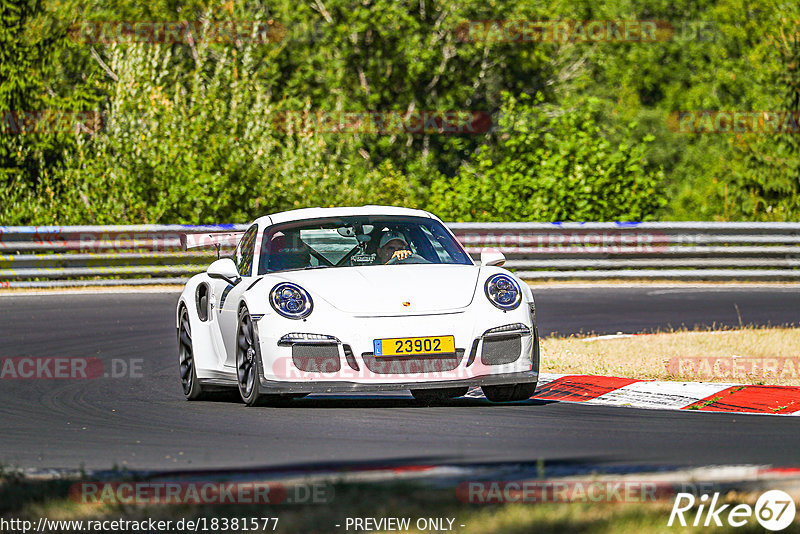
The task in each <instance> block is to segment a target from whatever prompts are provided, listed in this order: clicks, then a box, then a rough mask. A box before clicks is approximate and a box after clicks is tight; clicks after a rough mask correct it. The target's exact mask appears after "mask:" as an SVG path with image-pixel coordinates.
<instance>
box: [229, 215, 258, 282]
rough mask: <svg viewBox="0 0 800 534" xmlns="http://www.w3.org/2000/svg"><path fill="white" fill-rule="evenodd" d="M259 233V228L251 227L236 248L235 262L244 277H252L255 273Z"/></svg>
mask: <svg viewBox="0 0 800 534" xmlns="http://www.w3.org/2000/svg"><path fill="white" fill-rule="evenodd" d="M257 233H258V226H251V227H250V228H249V229H248V230H247V232H245V234H244V235H243V236H242V240H241V241H239V244H238V245H237V247H236V255H235V257H234V261H235V262H236V268H237V269H238V270H239V274H240V275H242V276H250V275H251V274H252V273H253V255H254V254H255V251H256V234H257Z"/></svg>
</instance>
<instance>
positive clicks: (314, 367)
mask: <svg viewBox="0 0 800 534" xmlns="http://www.w3.org/2000/svg"><path fill="white" fill-rule="evenodd" d="M292 362H293V363H294V366H295V367H297V368H298V369H300V370H301V371H305V372H306V373H335V372H337V371H339V369H341V367H342V364H341V359H340V358H339V348H338V346H337V345H331V344H324V345H313V344H309V343H304V344H297V345H293V346H292Z"/></svg>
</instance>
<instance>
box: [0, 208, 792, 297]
mask: <svg viewBox="0 0 800 534" xmlns="http://www.w3.org/2000/svg"><path fill="white" fill-rule="evenodd" d="M448 226H449V227H450V228H451V229H452V230H453V232H454V233H455V234H456V236H457V237H458V238H459V240H460V241H461V242H462V243H463V244H464V246H465V247H466V248H467V251H468V252H469V253H470V254H472V256H473V257H474V258H476V259H477V258H478V257H479V255H480V251H481V249H482V248H484V247H494V248H498V249H499V250H500V251H501V252H503V253H504V254H505V255H506V257H507V260H508V261H507V262H506V265H505V266H506V267H508V268H510V269H512V270H515V271H516V272H517V273H518V274H520V275H521V276H522V277H523V278H526V279H569V278H573V279H611V278H627V279H631V278H633V279H645V278H649V279H701V280H702V279H706V280H709V279H710V280H737V279H741V280H790V279H794V280H797V279H800V223H712V222H681V223H451V224H449V225H448ZM246 228H247V225H233V224H229V225H217V226H183V225H161V226H158V225H138V226H47V227H43V226H25V227H20V226H17V227H3V226H0V287H50V286H86V285H139V284H142V285H144V284H179V283H183V282H185V280H186V279H188V277H189V276H191V275H193V274H196V273H198V272H202V271H203V270H204V269H205V267H206V266H207V265H208V264H209V263H211V261H213V260H214V259H215V258H216V253H215V251H214V250H213V249H211V250H205V251H199V252H195V251H186V250H183V248H182V245H181V236H182V235H184V234H187V233H188V234H192V233H204V232H222V231H241V230H244V229H246Z"/></svg>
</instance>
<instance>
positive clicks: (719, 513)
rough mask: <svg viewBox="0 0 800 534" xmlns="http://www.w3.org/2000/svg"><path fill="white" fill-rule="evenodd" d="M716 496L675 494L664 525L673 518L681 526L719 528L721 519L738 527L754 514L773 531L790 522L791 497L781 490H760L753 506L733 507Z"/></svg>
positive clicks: (782, 527) (791, 515) (715, 494)
mask: <svg viewBox="0 0 800 534" xmlns="http://www.w3.org/2000/svg"><path fill="white" fill-rule="evenodd" d="M719 496H720V494H719V493H714V495H713V496H712V497H711V498H710V499H709V496H708V495H707V494H703V495H701V496H700V498H699V499H697V498H695V496H694V495H692V494H691V493H678V495H677V496H676V497H675V503H674V504H673V505H672V512H671V513H670V515H669V521H668V522H667V526H669V527H671V526H672V525H673V524H675V523H676V520H677V524H679V525H680V526H682V527H685V526H689V524H691V526H694V527H698V526H704V527H709V526H716V527H721V526H723V522H725V523H727V524H728V525H730V526H732V527H742V526H744V525H746V524H748V523H749V522H750V520H751V519H752V518H753V516H755V518H756V521H758V524H759V525H761V526H762V527H763V528H765V529H766V530H770V531H773V532H777V531H780V530H783V529H785V528H786V527H788V526H789V525H791V524H792V522H793V521H794V517H795V505H794V500H792V497H791V496H790V495H789V494H788V493H786V492H784V491H781V490H770V491H767V492H766V493H763V494H762V495H761V496H760V497H759V498H758V500H757V501H756V505H755V507H752V506H750V505H749V504H737V505H735V506H733V507H731V504H718V501H719ZM709 500H710V502H709ZM698 501H699V502H698ZM695 506H697V509H696V510H695V509H694V508H695ZM690 522H691V523H690Z"/></svg>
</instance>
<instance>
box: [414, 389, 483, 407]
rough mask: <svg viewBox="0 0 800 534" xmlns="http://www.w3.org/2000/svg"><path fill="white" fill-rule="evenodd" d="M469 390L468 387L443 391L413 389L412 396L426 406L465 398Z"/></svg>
mask: <svg viewBox="0 0 800 534" xmlns="http://www.w3.org/2000/svg"><path fill="white" fill-rule="evenodd" d="M468 390H469V388H468V387H467V386H461V387H455V388H441V389H412V390H411V395H412V396H413V397H414V398H415V399H417V400H418V401H422V402H424V403H425V404H436V403H439V402H444V401H447V400H450V399H455V398H456V397H463V396H464V395H466V394H467V391H468Z"/></svg>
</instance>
